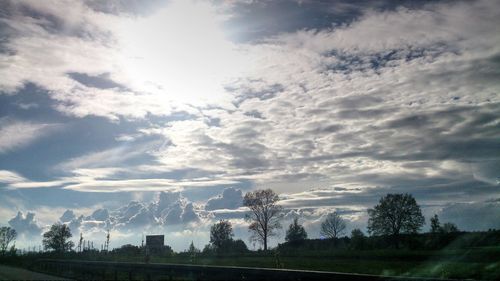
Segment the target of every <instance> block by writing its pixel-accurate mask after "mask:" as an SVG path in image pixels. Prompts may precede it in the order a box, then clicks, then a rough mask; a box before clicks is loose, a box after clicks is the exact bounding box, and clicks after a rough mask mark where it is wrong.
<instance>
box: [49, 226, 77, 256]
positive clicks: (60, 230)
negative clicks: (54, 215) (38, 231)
mask: <svg viewBox="0 0 500 281" xmlns="http://www.w3.org/2000/svg"><path fill="white" fill-rule="evenodd" d="M71 236H72V234H71V230H70V229H69V227H68V226H67V225H65V224H61V223H55V224H53V225H52V226H51V227H50V230H49V231H47V232H45V233H44V234H43V246H44V248H45V249H47V250H54V251H55V252H59V253H64V252H66V251H69V250H71V249H72V248H73V246H74V243H73V242H72V241H69V239H70V238H71Z"/></svg>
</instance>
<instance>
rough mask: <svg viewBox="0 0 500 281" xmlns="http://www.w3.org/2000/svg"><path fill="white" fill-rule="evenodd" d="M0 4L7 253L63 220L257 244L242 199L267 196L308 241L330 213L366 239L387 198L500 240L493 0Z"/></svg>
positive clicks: (1, 187)
mask: <svg viewBox="0 0 500 281" xmlns="http://www.w3.org/2000/svg"><path fill="white" fill-rule="evenodd" d="M0 10H1V12H0V38H1V40H0V225H7V226H12V227H14V228H15V229H16V230H17V231H18V233H19V237H18V239H17V245H18V246H19V247H21V248H22V247H28V246H37V245H39V244H40V240H41V239H40V238H41V236H40V234H41V233H43V231H45V230H46V229H47V227H48V226H49V225H51V224H53V223H55V222H58V221H60V222H65V223H69V225H70V228H71V230H72V232H73V235H74V237H75V239H77V236H78V235H79V233H80V232H81V233H82V234H83V235H84V236H85V237H86V238H87V239H93V240H95V241H96V243H99V242H100V241H101V242H102V241H103V240H104V239H105V233H106V230H108V229H110V231H111V247H118V246H120V245H122V244H124V243H132V244H136V245H137V244H140V240H141V236H142V235H143V234H165V241H166V243H167V244H169V245H171V246H172V247H173V248H174V250H178V251H179V250H183V249H186V248H187V247H188V245H189V243H190V242H191V241H193V242H194V244H195V245H196V246H197V247H202V246H203V245H205V244H206V243H207V242H208V239H209V234H208V229H209V226H210V225H211V224H213V223H214V222H216V221H218V220H220V219H229V220H230V221H231V222H232V224H233V227H234V228H235V236H236V238H241V239H243V240H244V241H245V242H247V244H248V245H249V247H250V248H251V249H252V248H253V246H252V244H251V243H249V242H248V236H249V234H248V231H247V222H245V220H244V216H245V208H244V207H242V196H243V195H244V194H245V193H246V192H248V191H251V190H255V189H262V188H271V189H273V190H274V191H275V192H277V193H278V194H279V196H280V198H281V200H280V204H281V205H282V206H283V207H284V209H285V212H286V215H285V217H284V220H283V224H284V225H285V226H287V225H288V223H289V222H290V221H291V220H292V219H293V218H294V217H295V216H299V219H300V220H301V223H303V224H304V226H305V228H306V230H307V231H308V234H309V237H311V238H319V224H320V222H321V221H322V220H323V219H324V218H325V216H326V215H327V214H328V213H329V212H332V211H337V212H338V213H339V214H340V215H341V216H342V217H343V218H345V219H346V220H347V223H348V230H350V229H352V228H355V227H357V228H361V229H362V230H366V220H367V212H366V209H367V208H370V207H372V206H373V205H375V204H376V203H377V202H378V200H379V198H380V197H381V196H383V195H385V194H387V193H411V194H412V195H413V196H414V197H415V198H416V200H417V202H418V203H419V204H420V206H421V207H422V210H423V213H424V215H425V216H426V220H427V221H428V219H429V218H430V216H431V215H433V214H435V213H436V214H438V215H439V216H440V218H441V220H442V221H449V222H454V223H456V224H457V225H458V227H459V228H460V229H463V230H486V229H489V228H500V29H499V27H500V3H499V2H498V1H490V0H487V1H443V2H441V1H354V2H352V1H312V0H303V1H292V0H290V1H259V0H256V1H244V0H241V1H239V0H234V1H222V0H220V1H191V0H171V1H147V2H145V1H138V0H137V1H136V0H111V1H93V0H87V1H35V0H33V1H3V0H2V1H0ZM478 218H480V219H478ZM428 226H429V223H428V222H427V225H426V226H425V227H424V230H426V229H427V228H428ZM282 232H283V233H284V231H282ZM283 233H282V235H281V236H278V237H275V238H273V240H272V241H271V243H272V244H274V245H276V243H278V242H281V241H283V238H284V235H283ZM75 241H76V240H75ZM256 247H258V245H256Z"/></svg>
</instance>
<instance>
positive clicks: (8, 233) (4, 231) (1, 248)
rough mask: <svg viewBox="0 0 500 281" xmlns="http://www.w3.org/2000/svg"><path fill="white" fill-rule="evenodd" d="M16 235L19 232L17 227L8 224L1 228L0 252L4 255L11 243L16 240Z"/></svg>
mask: <svg viewBox="0 0 500 281" xmlns="http://www.w3.org/2000/svg"><path fill="white" fill-rule="evenodd" d="M16 236H17V232H16V230H15V229H13V228H11V227H8V226H3V227H1V228H0V252H2V255H4V254H5V252H6V251H7V249H8V248H9V244H10V243H11V242H12V241H14V240H16Z"/></svg>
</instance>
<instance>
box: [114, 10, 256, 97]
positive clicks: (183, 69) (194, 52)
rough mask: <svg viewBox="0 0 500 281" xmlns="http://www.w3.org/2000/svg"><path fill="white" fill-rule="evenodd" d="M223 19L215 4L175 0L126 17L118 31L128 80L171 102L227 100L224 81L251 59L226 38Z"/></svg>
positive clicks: (120, 55)
mask: <svg viewBox="0 0 500 281" xmlns="http://www.w3.org/2000/svg"><path fill="white" fill-rule="evenodd" d="M222 20H223V17H222V16H221V15H218V14H217V12H216V10H215V8H214V7H212V6H210V4H209V3H205V2H193V1H173V2H171V3H169V5H167V6H166V7H165V8H162V9H161V10H158V11H157V12H156V13H155V14H153V15H151V16H149V17H144V18H133V19H130V20H128V21H126V22H125V23H124V24H122V25H121V26H120V27H119V28H118V33H117V35H118V36H117V37H118V43H119V55H118V57H119V65H120V67H122V69H121V72H122V74H123V77H122V79H126V80H127V84H129V85H131V86H132V88H133V89H134V90H138V91H141V92H146V93H151V94H153V95H154V98H155V100H156V99H158V100H160V101H161V102H165V103H174V104H175V103H180V104H190V105H194V106H203V105H207V104H224V103H225V102H227V101H228V98H229V97H228V95H227V93H226V92H225V91H224V87H223V86H224V84H225V83H226V82H229V81H230V80H231V79H233V78H235V77H238V76H239V75H240V74H241V73H242V72H243V71H245V69H248V68H249V62H250V60H249V59H248V58H247V57H246V56H245V55H244V53H243V51H242V50H241V48H240V49H237V48H236V46H235V45H234V44H233V43H231V42H230V41H228V40H227V39H226V37H225V34H224V32H223V30H222V29H221V27H220V23H221V21H222Z"/></svg>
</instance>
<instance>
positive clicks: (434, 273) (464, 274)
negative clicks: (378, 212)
mask: <svg viewBox="0 0 500 281" xmlns="http://www.w3.org/2000/svg"><path fill="white" fill-rule="evenodd" d="M123 260H129V261H130V260H131V259H128V258H125V259H123ZM132 260H137V259H132ZM151 262H158V263H182V264H201V265H224V266H249V267H269V268H287V269H305V270H324V271H337V272H349V273H366V274H376V275H404V276H421V277H439V278H461V279H464V278H471V279H485V280H499V279H500V247H488V248H476V249H468V250H448V251H408V250H373V251H350V250H345V251H338V252H336V253H331V252H330V253H328V252H314V253H312V252H309V253H303V254H300V255H299V254H296V255H293V256H291V255H287V256H279V255H278V256H277V255H257V254H248V255H235V256H224V255H222V256H215V257H207V256H198V257H195V258H194V259H193V258H191V257H187V256H182V255H175V256H173V257H152V258H151Z"/></svg>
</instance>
